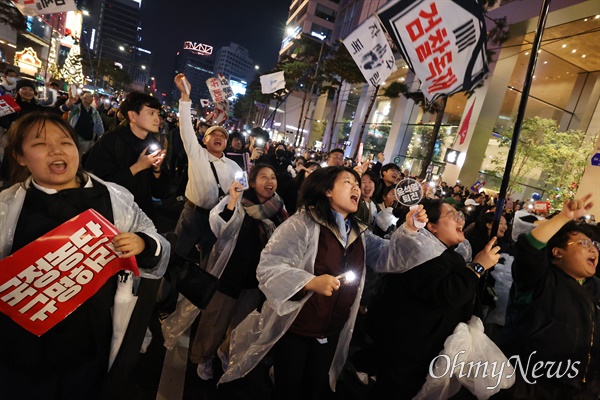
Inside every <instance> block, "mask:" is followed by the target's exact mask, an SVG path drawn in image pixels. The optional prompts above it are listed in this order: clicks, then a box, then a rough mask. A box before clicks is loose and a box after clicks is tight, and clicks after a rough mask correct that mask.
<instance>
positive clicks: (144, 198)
mask: <svg viewBox="0 0 600 400" xmlns="http://www.w3.org/2000/svg"><path fill="white" fill-rule="evenodd" d="M161 107H162V106H161V104H160V102H159V101H158V100H157V99H156V98H155V97H152V96H150V95H147V94H145V93H141V92H131V93H129V94H128V95H127V97H126V98H125V100H124V101H123V102H122V103H121V106H120V111H121V113H122V114H123V116H124V117H125V119H126V120H127V121H128V124H126V125H120V126H119V127H117V128H116V129H114V130H112V131H110V132H108V133H106V134H104V135H102V137H101V138H100V140H98V141H97V142H96V143H95V144H94V145H93V146H92V147H91V148H90V150H89V152H88V153H89V154H88V156H87V158H86V159H85V161H84V166H85V168H86V169H87V170H89V171H90V172H92V173H94V174H96V175H98V176H99V177H100V178H102V179H106V180H108V181H111V182H115V183H118V184H119V185H121V186H124V187H125V188H127V189H128V190H129V191H131V193H133V196H134V198H135V201H136V203H137V204H139V206H140V208H141V209H142V210H143V211H144V212H145V213H146V215H148V217H150V219H152V220H153V221H156V211H155V210H154V204H153V203H152V197H155V198H164V197H166V195H167V193H168V189H169V177H168V174H166V173H163V169H162V164H163V161H164V158H165V153H166V151H165V149H162V148H160V146H159V143H158V141H157V140H156V139H155V138H154V135H153V134H154V133H157V132H158V131H159V124H160V118H159V111H160V109H161Z"/></svg>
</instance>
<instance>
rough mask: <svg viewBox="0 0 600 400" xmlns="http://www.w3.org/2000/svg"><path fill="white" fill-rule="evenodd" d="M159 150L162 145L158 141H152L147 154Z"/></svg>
mask: <svg viewBox="0 0 600 400" xmlns="http://www.w3.org/2000/svg"><path fill="white" fill-rule="evenodd" d="M157 150H160V145H159V144H158V143H152V144H151V145H149V146H148V150H147V151H146V154H152V153H154V152H155V151H157Z"/></svg>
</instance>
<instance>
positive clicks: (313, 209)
mask: <svg viewBox="0 0 600 400" xmlns="http://www.w3.org/2000/svg"><path fill="white" fill-rule="evenodd" d="M359 199H360V178H359V176H358V173H357V172H356V171H353V170H351V169H349V168H344V167H327V168H322V169H319V170H317V171H315V172H313V173H312V174H311V175H310V176H309V177H308V178H307V179H306V181H305V182H304V184H303V186H302V191H301V193H300V201H299V208H300V211H299V212H297V213H296V214H295V215H293V216H291V217H290V218H289V219H288V220H287V221H285V222H284V223H283V224H282V225H281V226H280V227H279V228H278V229H277V230H276V231H275V233H274V234H273V236H272V237H271V239H270V240H269V242H268V243H267V246H266V247H265V249H264V250H263V253H262V255H261V260H260V263H259V265H258V268H257V271H256V275H257V278H258V282H259V289H260V290H261V291H262V292H263V293H264V295H265V296H266V302H265V303H264V304H263V306H262V308H261V311H260V313H259V312H258V311H255V312H253V313H251V314H250V315H249V316H248V317H247V318H246V319H245V320H244V321H242V323H240V325H238V327H237V328H236V329H235V330H234V332H233V335H232V345H231V348H230V362H229V367H228V368H227V371H225V374H224V375H223V376H222V377H221V380H220V381H219V382H220V383H224V382H229V381H232V380H235V379H238V378H240V377H242V376H245V375H246V374H247V373H248V372H249V371H250V370H252V369H253V368H254V367H255V366H256V365H257V364H258V362H259V361H260V360H261V359H262V358H263V357H264V356H265V355H266V354H267V352H269V351H271V350H272V354H273V357H274V382H275V383H274V385H275V386H274V389H273V390H274V393H273V398H274V399H278V400H279V399H288V400H294V399H318V398H320V397H319V396H321V395H322V394H324V393H325V392H327V391H328V388H327V386H328V383H329V386H330V387H331V388H332V389H335V384H336V380H337V378H338V376H339V374H340V372H341V370H342V367H343V366H344V364H345V361H346V357H347V355H348V347H349V343H350V338H351V332H352V329H353V326H354V321H355V318H356V314H357V312H358V308H359V305H360V297H361V292H362V288H363V282H364V274H365V264H368V265H370V266H371V267H372V268H374V269H377V268H379V267H381V268H383V266H384V265H385V264H386V255H387V243H388V242H387V241H386V240H383V239H381V238H378V237H376V236H374V235H373V234H372V233H371V232H370V231H369V230H368V229H366V226H365V225H364V224H362V223H360V222H359V221H357V220H356V218H355V217H354V213H355V212H356V210H357V209H358V202H359ZM352 277H354V279H352Z"/></svg>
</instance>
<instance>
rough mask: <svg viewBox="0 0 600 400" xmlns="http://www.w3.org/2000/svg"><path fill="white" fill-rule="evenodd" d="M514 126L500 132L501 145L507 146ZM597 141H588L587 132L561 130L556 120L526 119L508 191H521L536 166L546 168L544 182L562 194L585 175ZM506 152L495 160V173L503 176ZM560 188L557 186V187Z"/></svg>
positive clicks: (542, 169)
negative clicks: (522, 185)
mask: <svg viewBox="0 0 600 400" xmlns="http://www.w3.org/2000/svg"><path fill="white" fill-rule="evenodd" d="M512 135H513V129H510V130H506V131H505V132H503V133H502V134H501V138H500V147H505V148H508V147H510V143H511V140H512ZM594 142H595V140H586V138H585V132H583V131H579V130H569V131H567V132H559V131H558V123H557V122H556V121H555V120H553V119H547V118H540V117H532V118H529V119H527V120H525V121H524V122H523V126H522V127H521V134H520V136H519V144H518V146H517V150H516V153H515V158H514V163H513V168H512V171H511V180H510V183H509V187H508V192H509V193H514V192H515V190H518V188H519V186H520V184H523V183H525V180H526V178H527V177H530V176H531V174H532V171H533V170H534V169H539V170H541V171H543V173H544V176H546V175H547V178H545V183H546V187H547V188H551V189H550V193H551V196H552V193H559V192H560V191H562V190H563V189H561V188H564V187H565V185H572V184H578V182H579V180H580V179H581V177H582V176H583V172H584V170H585V166H586V165H587V160H588V158H589V156H590V154H591V152H592V150H593V143H594ZM505 160H506V153H500V157H496V158H494V159H492V164H493V165H494V166H495V167H494V169H493V172H494V173H498V174H500V175H502V174H503V173H504V166H505V162H506V161H505ZM557 188H558V189H557Z"/></svg>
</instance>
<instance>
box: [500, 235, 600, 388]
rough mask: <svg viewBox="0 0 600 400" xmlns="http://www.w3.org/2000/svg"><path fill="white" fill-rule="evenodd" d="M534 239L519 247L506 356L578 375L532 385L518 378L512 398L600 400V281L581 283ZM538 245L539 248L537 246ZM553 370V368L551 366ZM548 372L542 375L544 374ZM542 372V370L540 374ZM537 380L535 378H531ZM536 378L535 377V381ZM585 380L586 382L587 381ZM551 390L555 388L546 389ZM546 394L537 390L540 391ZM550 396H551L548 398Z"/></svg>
mask: <svg viewBox="0 0 600 400" xmlns="http://www.w3.org/2000/svg"><path fill="white" fill-rule="evenodd" d="M532 239H533V238H532V237H531V235H521V236H520V237H519V240H518V241H517V244H516V248H515V250H516V254H515V261H514V263H513V266H512V273H513V279H514V284H513V287H512V288H511V292H510V299H509V306H508V310H507V314H506V325H505V331H504V332H503V339H502V343H501V347H502V349H503V351H504V352H505V354H506V355H507V357H510V356H511V355H519V356H520V358H521V361H522V362H523V363H525V365H526V363H527V360H528V358H529V357H530V355H531V354H532V353H533V352H534V351H535V352H536V354H534V355H533V356H531V361H530V367H529V370H528V372H530V373H531V369H532V367H531V366H532V365H533V364H534V363H536V362H538V361H543V362H548V361H553V362H555V365H554V366H553V367H551V371H555V369H556V368H557V366H558V362H562V366H561V367H560V371H561V372H562V371H564V370H565V369H566V368H567V365H568V364H569V363H570V365H571V369H570V370H569V374H570V375H571V376H574V375H575V371H574V369H573V363H575V362H577V363H578V364H577V365H576V366H575V368H576V369H577V371H578V372H577V374H576V376H574V377H568V376H563V377H562V378H560V379H558V378H553V379H547V378H540V379H537V383H536V384H533V385H528V384H527V382H525V381H524V380H523V379H518V380H517V383H516V384H515V386H514V387H513V388H511V391H512V392H513V396H512V397H513V398H525V397H530V396H532V395H533V396H535V397H536V398H542V397H540V396H543V397H544V398H556V399H564V398H574V396H583V397H577V398H588V397H586V395H589V396H590V397H589V398H593V399H597V398H598V396H599V395H600V325H599V321H600V279H598V278H597V277H591V278H588V279H586V281H585V282H584V283H583V285H580V284H579V283H578V282H577V281H576V280H575V279H574V278H572V277H571V276H569V275H567V274H566V273H565V272H563V271H562V270H561V269H560V268H558V267H556V266H554V265H552V264H551V263H550V261H549V256H548V251H547V249H546V248H541V249H538V248H536V247H535V246H534V244H533V243H535V240H532ZM538 247H539V246H538ZM546 366H548V364H547V365H546ZM546 370H547V368H544V370H543V372H542V373H543V375H544V376H545V375H546V374H545V371H546ZM538 374H539V372H538ZM529 380H530V382H532V379H531V377H529ZM534 380H535V379H534ZM584 380H585V382H584ZM547 387H551V388H552V390H551V391H550V390H544V388H547ZM541 390H544V391H543V394H541V393H542V392H538V391H541ZM549 392H551V393H553V394H552V397H548V393H549Z"/></svg>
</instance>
